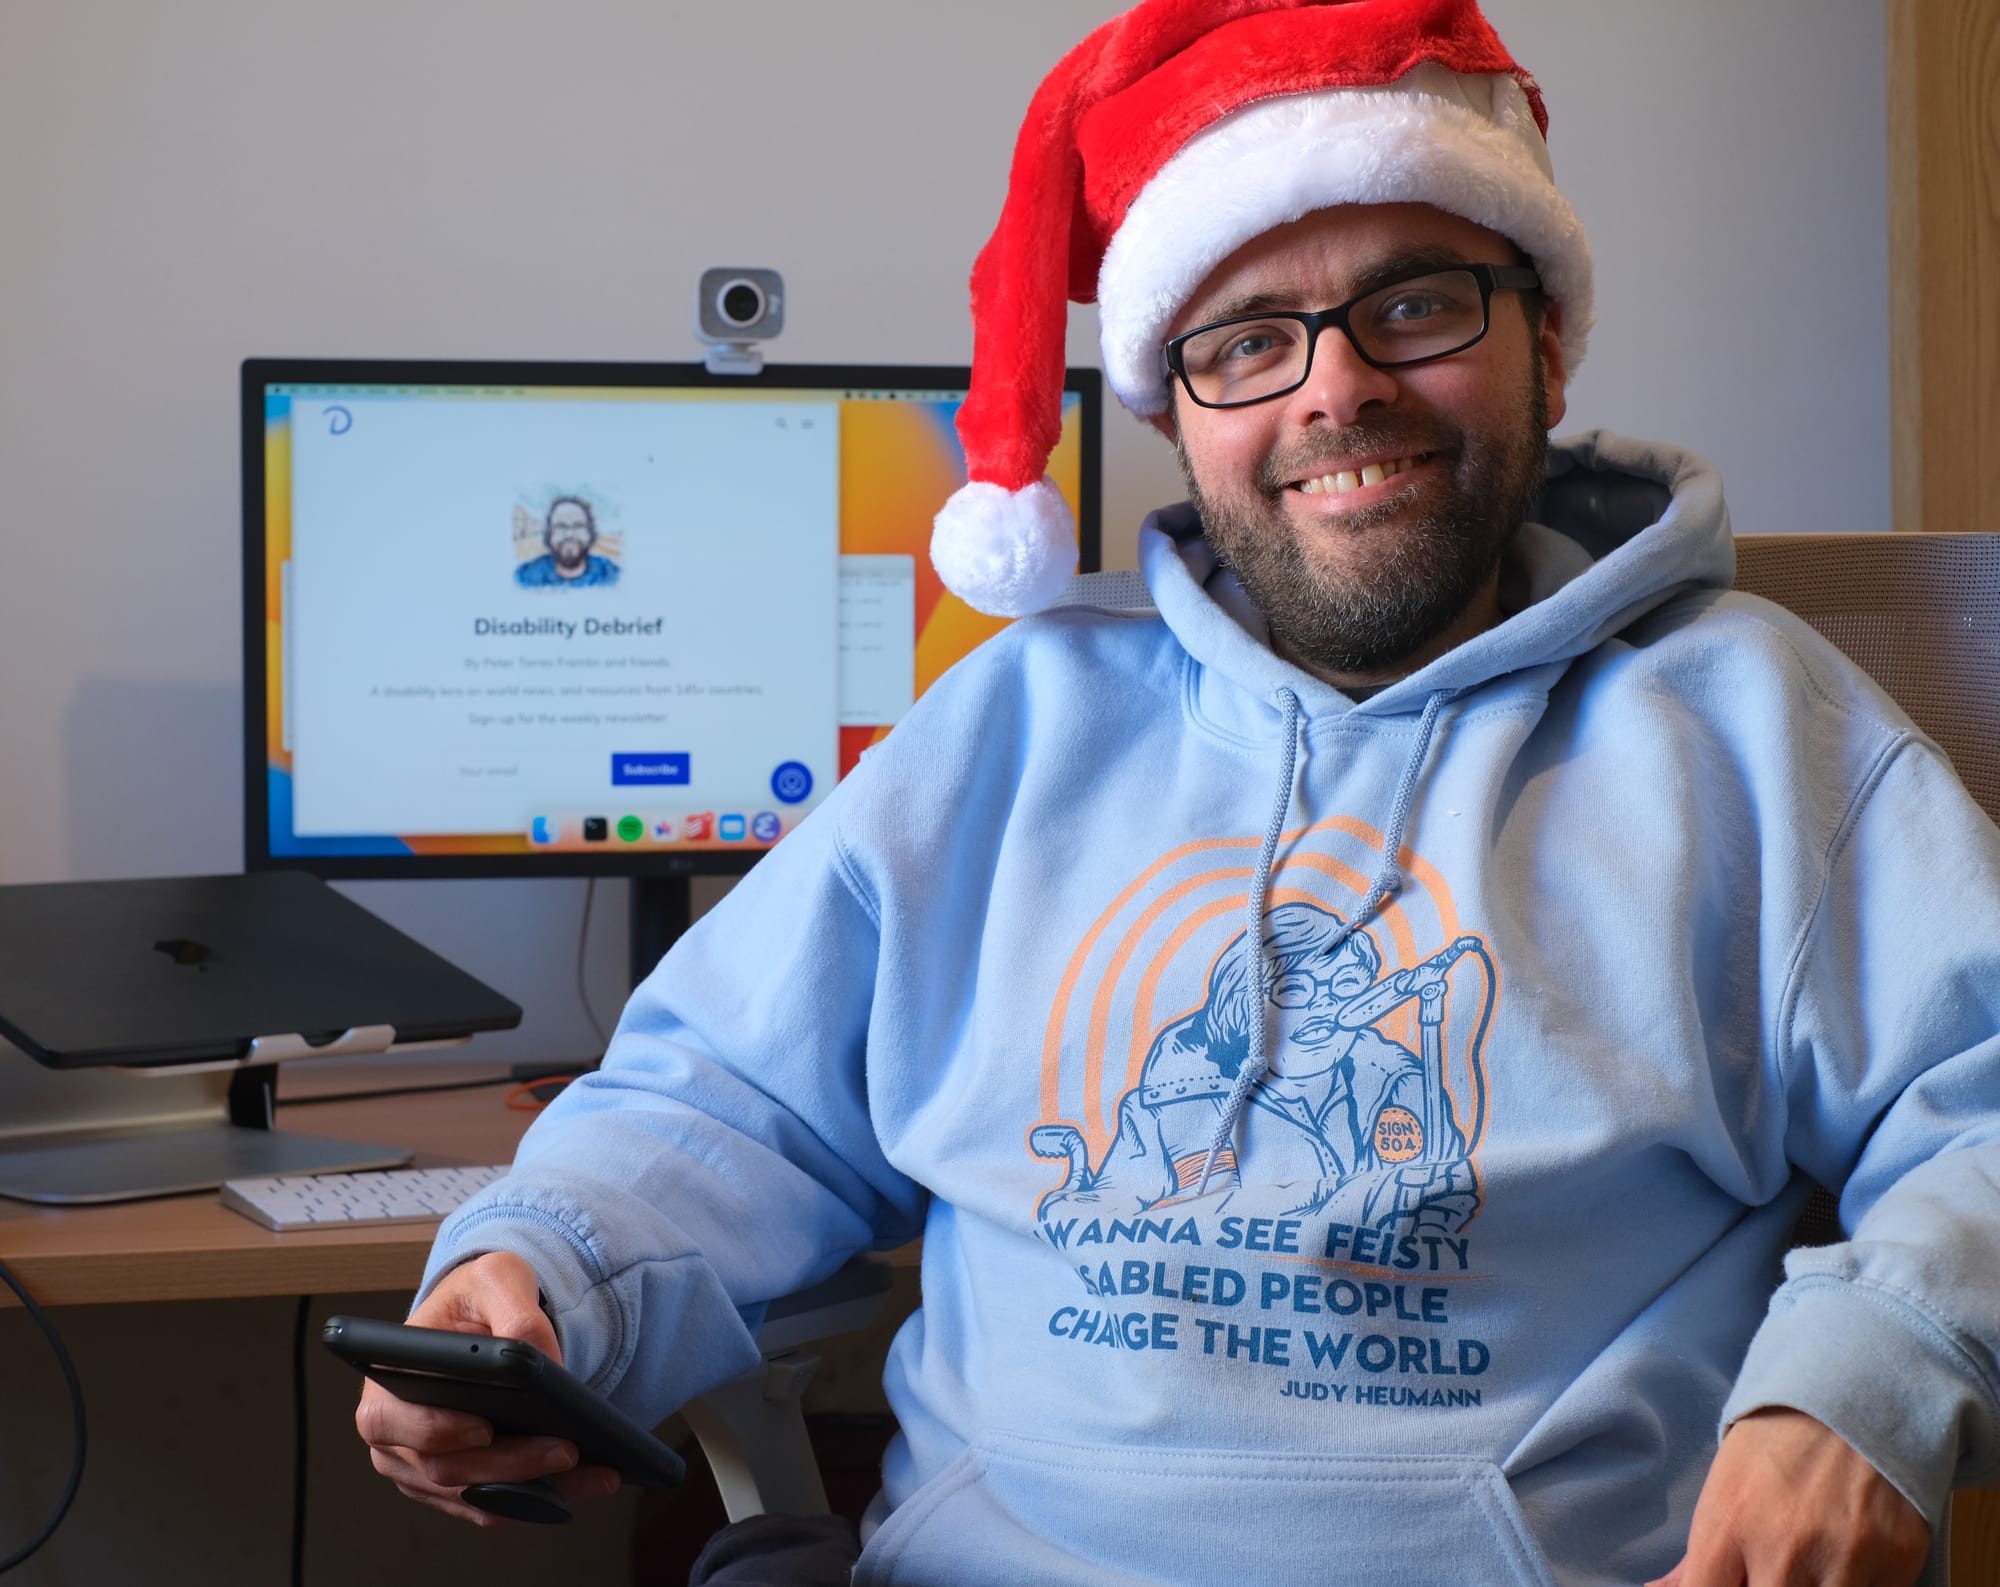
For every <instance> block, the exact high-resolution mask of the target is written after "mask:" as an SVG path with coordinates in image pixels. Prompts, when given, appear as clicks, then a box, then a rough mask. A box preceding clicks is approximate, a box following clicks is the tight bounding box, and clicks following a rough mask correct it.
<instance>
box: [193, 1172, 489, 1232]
mask: <svg viewBox="0 0 2000 1587" xmlns="http://www.w3.org/2000/svg"><path fill="white" fill-rule="evenodd" d="M506 1172H507V1167H506V1165H505V1164H504V1163H503V1164H501V1165H500V1166H499V1167H497V1168H390V1169H382V1170H378V1171H376V1172H374V1173H367V1174H287V1175H284V1176H282V1177H273V1178H263V1179H230V1180H225V1181H224V1182H223V1186H222V1204H223V1206H225V1207H227V1208H229V1210H230V1211H231V1212H240V1213H242V1214H243V1216H244V1217H246V1218H252V1219H255V1220H256V1221H257V1222H258V1223H261V1224H263V1225H264V1227H265V1228H267V1229H276V1230H277V1231H278V1232H279V1233H280V1234H283V1233H284V1232H285V1231H287V1230H289V1229H327V1228H354V1227H356V1226H358V1225H366V1224H385V1223H434V1222H436V1221H437V1220H438V1219H439V1218H442V1217H444V1216H445V1215H446V1214H447V1213H450V1212H453V1211H455V1210H456V1209H457V1207H458V1204H459V1203H460V1202H462V1201H465V1200H467V1199H469V1198H470V1197H471V1196H472V1195H473V1194H474V1192H476V1191H480V1190H483V1189H485V1188H486V1187H487V1186H488V1185H490V1184H492V1183H493V1181H494V1180H496V1179H498V1178H499V1177H500V1176H501V1175H502V1174H504V1173H506Z"/></svg>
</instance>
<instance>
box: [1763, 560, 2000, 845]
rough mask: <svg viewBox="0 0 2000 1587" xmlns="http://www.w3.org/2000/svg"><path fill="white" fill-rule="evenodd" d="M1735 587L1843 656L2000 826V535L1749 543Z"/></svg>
mask: <svg viewBox="0 0 2000 1587" xmlns="http://www.w3.org/2000/svg"><path fill="white" fill-rule="evenodd" d="M1736 587H1737V588H1738V589H1739V590H1748V591H1749V592H1750V593H1751V594H1753V595H1761V596H1763V597H1764V598H1765V599H1766V600H1771V601H1776V602H1777V603H1778V604H1779V605H1780V606H1783V607H1786V608H1788V609H1789V610H1791V611H1793V612H1796V613H1797V614H1798V615H1799V616H1800V617H1803V618H1804V619H1805V620H1806V621H1807V622H1808V623H1810V624H1812V626H1813V627H1814V628H1816V629H1818V630H1819V631H1820V632H1821V633H1822V634H1824V635H1825V636H1826V637H1827V638H1828V639H1829V640H1831V641H1832V642H1833V643H1834V644H1835V645H1837V646H1839V647H1840V649H1841V650H1843V651H1845V652H1846V653H1847V655H1848V657H1849V658H1850V659H1851V660H1852V661H1853V662H1854V663H1855V664H1856V665H1857V666H1859V667H1860V668H1861V670H1862V671H1863V672H1865V673H1867V674H1868V675H1869V676H1870V677H1871V678H1873V679H1874V680H1875V681H1876V682H1877V683H1878V684H1880V685H1881V686H1882V688H1883V690H1884V691H1885V692H1886V693H1887V694H1888V695H1889V697H1890V698H1891V699H1893V700H1894V701H1895V702H1896V703H1897V704H1898V705H1900V706H1901V707H1902V708H1903V709H1904V710H1905V711H1907V712H1908V713H1909V715H1910V719H1911V720H1912V721H1914V722H1915V723H1916V724H1917V726H1918V727H1920V728H1922V729H1923V730H1924V731H1925V732H1926V733H1928V734H1929V735H1930V736H1931V737H1932V738H1934V739H1936V740H1937V742H1938V745H1939V747H1940V748H1942V749H1943V750H1944V752H1945V754H1947V755H1948V756H1950V757H1951V764H1952V767H1953V769H1954V770H1956V771H1957V773H1958V777H1959V781H1961V782H1963V783H1964V784H1965V786H1966V788H1967V789H1968V790H1970V792H1971V794H1972V797H1973V798H1975V799H1977V800H1978V801H1979V804H1980V807H1981V808H1982V809H1984V810H1985V812H1986V813H1987V814H1988V815H1989V816H1991V817H1993V819H1994V820H1995V821H2000V535H1951V534H1937V535H1932V534H1823V535H1739V536H1737V539H1736Z"/></svg>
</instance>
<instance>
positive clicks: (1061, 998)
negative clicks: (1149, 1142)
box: [1041, 816, 1457, 1119]
mask: <svg viewBox="0 0 2000 1587" xmlns="http://www.w3.org/2000/svg"><path fill="white" fill-rule="evenodd" d="M1321 832H1343V833H1346V834H1347V835H1349V836H1350V837H1355V838H1359V839H1360V840H1361V841H1362V842H1363V843H1365V844H1367V845H1368V846H1369V847H1370V848H1372V849H1375V850H1376V851H1378V852H1379V851H1380V850H1381V849H1382V848H1383V846H1384V841H1385V840H1384V838H1383V835H1382V834H1381V833H1380V832H1379V831H1377V830H1376V829H1375V828H1374V827H1371V826H1369V825H1368V824H1367V823H1366V822H1363V821H1356V820H1355V819H1353V818H1352V817H1351V816H1331V817H1328V818H1327V819H1326V820H1324V821H1318V822H1315V823H1313V824H1312V825H1311V826H1306V827H1296V828H1294V829H1292V830H1291V831H1289V832H1285V833H1281V834H1280V836H1279V840H1278V841H1279V847H1280V849H1283V848H1286V847H1290V846H1291V845H1294V844H1296V843H1298V842H1299V841H1300V840H1301V839H1304V838H1307V837H1310V836H1312V835H1314V834H1315V833H1321ZM1256 847H1258V840H1257V839H1256V838H1211V839H1206V840H1202V841H1197V842H1194V843H1184V844H1182V845H1181V846H1180V847H1179V848H1176V849H1170V850H1168V852H1167V853H1165V854H1163V855H1161V856H1160V858H1159V859H1157V860H1155V861H1154V862H1153V863H1152V864H1151V865H1149V866H1147V867H1146V869H1145V870H1144V871H1142V872H1141V873H1140V874H1139V875H1138V876H1137V877H1135V878H1134V879H1133V881H1132V882H1131V884H1130V885H1129V886H1127V887H1126V888H1125V889H1124V890H1123V891H1122V892H1120V893H1119V894H1118V896H1117V897H1116V898H1114V899H1112V901H1111V902H1110V903H1109V904H1108V905H1106V906H1105V909H1104V912H1103V913H1102V914H1101V915H1099V916H1098V917H1097V919H1096V920H1095V921H1093V922H1092V923H1091V926H1090V929H1089V930H1088V931H1086V932H1085V933H1084V935H1083V940H1082V941H1081V942H1079V943H1078V944H1077V947H1076V951H1075V953H1073V954H1072V955H1071V956H1070V962H1069V966H1068V968H1067V969H1066V970H1065V971H1064V972H1063V978H1062V981H1061V983H1060V984H1059V985H1058V986H1057V988H1056V995H1055V999H1054V1001H1053V1002H1052V1004H1051V1005H1050V1008H1049V1022H1048V1025H1047V1027H1046V1030H1045V1033H1044V1035H1043V1038H1042V1088H1041V1089H1042V1095H1041V1104H1042V1105H1041V1117H1043V1118H1044V1119H1051V1118H1054V1117H1055V1116H1056V1113H1057V1111H1058V1109H1059V1107H1060V1106H1061V1091H1060V1088H1061V1079H1062V1049H1063V1031H1064V1028H1065V1027H1066V1026H1067V1024H1068V1021H1069V1008H1070V1002H1071V1000H1072V999H1073V998H1074V997H1075V995H1076V987H1077V983H1078V982H1079V981H1080V980H1081V979H1082V977H1083V971H1084V967H1085V965H1086V964H1087V963H1088V962H1089V959H1090V955H1091V952H1092V950H1093V949H1095V948H1096V946H1097V943H1098V940H1099V939H1100V938H1101V937H1102V936H1103V935H1104V933H1105V932H1106V931H1107V930H1109V929H1110V927H1111V924H1112V922H1113V921H1115V920H1116V919H1117V918H1118V917H1119V915H1120V914H1122V913H1123V912H1124V910H1125V908H1126V907H1127V906H1128V905H1129V904H1130V903H1131V902H1132V900H1133V899H1135V898H1136V897H1138V896H1139V894H1140V893H1141V892H1142V891H1144V889H1145V888H1146V886H1147V885H1148V884H1149V883H1150V882H1151V881H1152V880H1153V879H1154V878H1155V877H1157V876H1159V875H1160V873H1161V872H1163V871H1165V870H1168V869H1170V868H1171V867H1172V866H1174V865H1177V864H1179V863H1180V862H1181V861H1183V860H1185V859H1187V858H1188V857H1189V856H1190V855H1195V854H1215V853H1222V852H1226V851H1228V850H1231V849H1238V850H1241V849H1255V848H1256ZM1397 857H1398V860H1399V862H1400V863H1401V864H1402V865H1403V867H1404V869H1405V870H1406V871H1407V872H1408V873H1409V874H1411V875H1412V876H1413V877H1415V878H1416V879H1417V880H1418V881H1419V882H1420V883H1421V884H1422V885H1423V887H1424V889H1425V891H1426V892H1428V893H1430V894H1431V895H1432V898H1433V901H1434V903H1435V904H1436V907H1437V908H1438V910H1439V913H1440V916H1441V917H1443V918H1445V919H1447V920H1449V921H1450V922H1452V924H1453V930H1454V934H1455V923H1456V919H1457V915H1456V911H1455V910H1454V909H1453V908H1452V906H1451V903H1450V890H1449V889H1448V888H1447V887H1446V886H1445V884H1444V880H1443V878H1442V877H1441V876H1439V874H1438V873H1437V871H1436V870H1435V869H1433V868H1432V867H1431V866H1429V865H1427V864H1425V863H1424V862H1423V861H1421V860H1419V859H1418V858H1417V856H1416V855H1414V854H1412V853H1411V852H1410V851H1409V850H1408V849H1407V848H1406V849H1402V850H1401V851H1400V852H1399V854H1398V856H1397ZM1296 859H1297V857H1296V856H1295V857H1290V858H1287V859H1286V860H1283V861H1281V862H1280V867H1279V868H1280V869H1282V868H1283V866H1284V865H1288V864H1292V863H1295V862H1296ZM1363 891H1365V889H1363ZM1396 908H1397V906H1396V905H1395V904H1394V902H1393V901H1392V902H1391V903H1390V905H1389V906H1388V909H1396ZM1386 913H1387V910H1385V914H1386ZM1401 942H1402V939H1401V938H1400V937H1399V938H1398V943H1399V946H1400V945H1401ZM1406 951H1407V950H1406ZM1107 979H1108V980H1115V977H1107ZM1102 1050H1103V1049H1102V1045H1101V1044H1100V1043H1099V1042H1098V1041H1096V1040H1092V1041H1091V1042H1090V1046H1089V1050H1088V1051H1087V1052H1086V1054H1085V1063H1086V1065H1087V1066H1090V1069H1091V1074H1092V1077H1093V1078H1092V1080H1091V1082H1090V1084H1089V1085H1088V1086H1087V1089H1086V1094H1087V1095H1088V1094H1092V1093H1094V1092H1095V1091H1096V1090H1097V1088H1098V1085H1099V1084H1101V1081H1102V1078H1103V1069H1102V1063H1103V1060H1102V1057H1101V1054H1102ZM1097 1111H1098V1112H1099V1113H1101V1112H1102V1108H1101V1107H1099V1108H1098V1109H1097Z"/></svg>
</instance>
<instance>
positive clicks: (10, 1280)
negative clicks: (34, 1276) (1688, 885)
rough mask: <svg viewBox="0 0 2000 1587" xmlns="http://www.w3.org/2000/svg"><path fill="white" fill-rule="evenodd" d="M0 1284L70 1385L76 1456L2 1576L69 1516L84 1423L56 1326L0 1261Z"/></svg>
mask: <svg viewBox="0 0 2000 1587" xmlns="http://www.w3.org/2000/svg"><path fill="white" fill-rule="evenodd" d="M0 1283H4V1284H5V1285H6V1286H7V1287H8V1288H9V1289H11V1290H12V1291H13V1292H14V1294H15V1295H16V1296H17V1297H18V1298H19V1299H20V1302H21V1304H22V1306H24V1307H25V1308H26V1309H27V1313H28V1315H29V1316H30V1317H32V1318H34V1320H35V1326H36V1327H38V1328H40V1329H41V1330H42V1337H43V1338H45V1339H47V1340H48V1342H49V1348H50V1349H51V1350H53V1351H54V1352H55V1355H56V1365H58V1366H59V1367H61V1368H62V1375H63V1381H64V1382H65V1383H66V1384H68V1385H69V1408H70V1414H71V1415H72V1416H73V1417H74V1418H75V1420H76V1453H75V1455H74V1456H72V1457H71V1459H70V1463H69V1481H68V1482H67V1483H66V1484H65V1485H64V1486H63V1491H62V1497H61V1498H60V1499H58V1500H56V1507H55V1510H54V1512H53V1513H52V1514H51V1515H50V1516H49V1518H48V1520H47V1521H46V1522H44V1523H43V1525H42V1529H41V1531H39V1532H37V1533H36V1534H35V1535H34V1537H33V1539H31V1540H30V1541H29V1543H28V1545H27V1546H26V1547H25V1548H21V1549H17V1550H15V1551H14V1552H13V1553H12V1554H9V1555H8V1556H7V1557H6V1558H4V1559H0V1574H4V1573H5V1572H7V1571H10V1570H12V1569H13V1568H14V1567H15V1566H16V1565H18V1564H20V1563H21V1561H22V1560H24V1559H26V1558H27V1557H28V1556H29V1555H30V1554H32V1553H34V1552H35V1550H36V1549H38V1548H40V1547H41V1546H42V1545H43V1544H44V1543H46V1542H47V1541H48V1540H49V1539H50V1537H52V1536H53V1535H54V1534H55V1529H56V1528H57V1527H59V1526H61V1525H62V1521H63V1517H64V1516H66V1515H68V1514H69V1507H70V1505H71V1504H73V1503H74V1502H75V1501H76V1490H77V1488H78V1487H79V1486H80V1485H81V1484H82V1482H83V1450H84V1420H83V1385H82V1383H80V1382H79V1381H78V1380H77V1376H76V1363H75V1362H74V1361H72V1360H70V1358H69V1351H67V1350H66V1349H64V1348H63V1342H62V1336H61V1335H60V1334H58V1333H57V1332H56V1330H55V1324H53V1323H51V1322H50V1321H49V1319H48V1316H47V1314H45V1313H44V1312H43V1310H42V1308H41V1307H39V1306H37V1305H36V1304H35V1298H34V1296H32V1295H30V1294H29V1293H28V1292H27V1291H26V1290H25V1289H23V1288H22V1287H21V1283H20V1280H18V1279H17V1278H15V1277H14V1275H13V1274H12V1273H10V1272H9V1271H8V1270H7V1264H6V1263H4V1262H0Z"/></svg>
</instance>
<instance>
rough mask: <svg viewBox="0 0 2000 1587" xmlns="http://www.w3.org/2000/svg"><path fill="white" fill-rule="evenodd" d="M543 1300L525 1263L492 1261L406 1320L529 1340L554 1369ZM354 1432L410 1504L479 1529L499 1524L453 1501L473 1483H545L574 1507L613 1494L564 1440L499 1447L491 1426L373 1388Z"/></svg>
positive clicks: (365, 1394) (608, 1476) (365, 1392)
mask: <svg viewBox="0 0 2000 1587" xmlns="http://www.w3.org/2000/svg"><path fill="white" fill-rule="evenodd" d="M540 1294H541V1292H540V1289H539V1287H538V1286H537V1284H536V1282H535V1274H534V1270H533V1269H532V1268H530V1267H529V1266H528V1264H527V1263H526V1262H524V1261H522V1260H521V1259H520V1258H519V1257H518V1256H510V1255H507V1254H506V1253H504V1252H496V1253H495V1254H494V1255H492V1256H482V1257H478V1258H475V1259H474V1260H473V1261H470V1262H467V1263H465V1264H464V1265H463V1266H460V1267H455V1268H453V1269H452V1270H451V1271H450V1272H449V1273H447V1274H446V1275H445V1276H444V1277H443V1278H442V1279H441V1280H440V1281H439V1282H438V1287H437V1288H436V1289H434V1290H432V1291H431V1293H430V1294H429V1295H428V1296H427V1297H425V1300H424V1303H423V1305H421V1306H419V1307H418V1308H417V1309H416V1310H415V1311H414V1312H412V1313H411V1314H410V1319H409V1320H410V1322H411V1323H412V1324H413V1325H415V1326H416V1327H419V1328H449V1329H451V1330H452V1331H453V1332H455V1333H468V1334H495V1335H498V1336H499V1337H501V1338H505V1339H521V1340H525V1341H526V1342H527V1343H529V1344H531V1345H533V1346H534V1347H535V1348H536V1349H537V1350H539V1351H541V1352H542V1354H543V1355H545V1356H547V1357H548V1358H549V1359H550V1360H551V1361H558V1362H559V1361H561V1360H562V1347H561V1346H560V1345H558V1344H557V1343H556V1332H555V1329H554V1328H553V1327H551V1326H550V1324H549V1319H548V1317H547V1316H546V1315H545V1314H544V1313H543V1311H542V1308H541V1301H540ZM354 1425H355V1427H356V1428H358V1429H359V1430H360V1433H361V1437H362V1439H363V1441H364V1442H365V1443H367V1445H368V1446H369V1452H370V1454H371V1455H372V1456H373V1457H374V1461H375V1469H376V1470H377V1471H379V1472H381V1473H382V1475H383V1476H385V1477H387V1478H388V1479H389V1480H390V1481H391V1482H393V1483H394V1484H395V1485H396V1486H397V1487H399V1488H401V1489H402V1490H403V1492H405V1493H406V1494H408V1495H409V1496H410V1497H411V1498H412V1499H416V1500H419V1501H420V1502H422V1503H424V1504H428V1505H430V1506H431V1507H432V1508H434V1509H438V1510H442V1511H444V1512H445V1514H447V1515H455V1516H458V1517H460V1518H461V1519H463V1520H467V1521H471V1522H473V1523H474V1524H476V1525H478V1526H497V1525H499V1524H500V1518H499V1517H498V1516H494V1515H488V1514H487V1513H486V1512H485V1511H484V1510H475V1509H474V1508H473V1507H472V1506H471V1505H469V1504H466V1503H465V1502H464V1501H463V1500H461V1499H460V1498H459V1496H458V1495H459V1492H460V1490H461V1489H464V1488H467V1487H470V1486H471V1485H472V1484H473V1483H475V1482H521V1481H524V1480H526V1479H527V1478H530V1477H547V1478H549V1479H550V1481H552V1482H553V1483H554V1484H555V1486H556V1487H557V1488H559V1489H560V1490H561V1491H562V1495H563V1497H564V1498H566V1499H569V1500H571V1501H572V1502H574V1501H575V1500H577V1499H581V1498H583V1497H585V1496H587V1495H593V1494H597V1495H601V1494H607V1493H615V1492H617V1490H618V1474H617V1473H616V1472H615V1471H613V1470H611V1469H610V1467H608V1466H578V1465H577V1463H576V1461H577V1453H576V1446H575V1445H574V1444H571V1443H569V1442H567V1441H565V1440H563V1439H560V1438H496V1437H494V1436H493V1424H492V1423H490V1422H488V1421H486V1420H484V1419H483V1418H481V1417H477V1416H468V1415H466V1414H465V1413H464V1412H462V1411H445V1410H439V1409H437V1408H436V1407H435V1406H429V1405H411V1404H410V1403H408V1402H407V1401H405V1400H399V1399H397V1398H396V1397H395V1395H393V1394H391V1393H390V1392H389V1391H388V1390H387V1389H385V1388H383V1387H382V1386H381V1385H380V1384H378V1383H376V1382H375V1381H374V1380H372V1379H370V1380H369V1382H368V1383H367V1384H366V1385H365V1386H364V1387H363V1388H362V1390H361V1404H360V1405H359V1407H357V1408H356V1410H355V1412H354Z"/></svg>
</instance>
